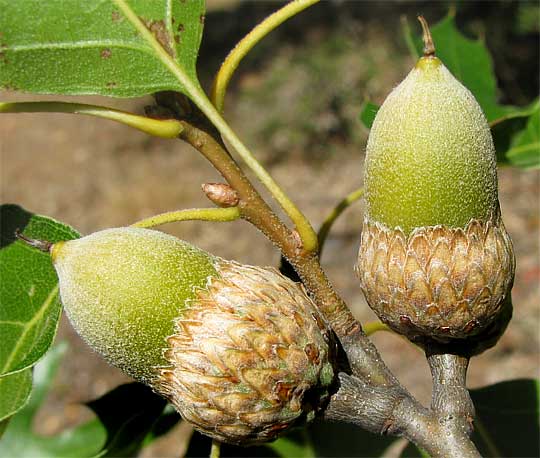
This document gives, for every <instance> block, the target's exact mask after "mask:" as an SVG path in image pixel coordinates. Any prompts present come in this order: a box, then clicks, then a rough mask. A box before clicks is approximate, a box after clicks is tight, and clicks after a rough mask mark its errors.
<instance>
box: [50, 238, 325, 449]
mask: <svg viewBox="0 0 540 458" xmlns="http://www.w3.org/2000/svg"><path fill="white" fill-rule="evenodd" d="M51 256H52V259H53V263H54V266H55V268H56V270H57V273H58V278H59V285H60V296H61V300H62V303H63V305H64V308H65V310H66V312H67V315H68V317H69V318H70V321H71V322H72V324H73V327H74V328H75V329H76V330H77V332H78V333H79V334H80V335H81V337H82V338H83V339H84V340H85V341H86V342H87V343H88V344H89V345H90V346H91V347H92V348H93V349H94V350H96V351H97V352H98V353H100V354H101V355H102V356H103V357H104V358H105V359H106V360H107V361H108V362H109V363H111V364H112V365H114V366H117V367H119V368H120V369H122V370H124V371H125V372H126V373H128V374H129V375H131V376H132V377H134V378H135V379H137V380H140V381H142V382H144V383H146V384H148V385H150V386H151V387H152V388H153V389H154V390H155V391H156V392H157V393H159V394H161V395H163V396H165V397H167V398H168V399H169V400H170V401H171V402H172V403H173V404H174V405H175V406H176V408H177V409H178V411H179V412H180V413H181V414H182V416H183V417H184V418H185V419H186V420H188V421H190V422H192V423H193V424H194V426H195V427H196V428H197V429H198V430H200V431H201V432H203V433H205V434H207V435H209V436H211V437H214V438H217V439H219V440H220V441H223V442H231V443H235V444H243V445H247V444H250V443H257V442H264V441H267V440H271V439H274V438H275V437H276V436H277V435H278V434H279V433H280V432H281V431H283V430H285V429H288V428H289V427H291V426H293V425H294V424H297V423H298V422H301V421H306V420H309V419H311V418H312V417H313V416H314V415H315V413H316V412H317V411H318V410H319V409H320V408H321V405H322V404H323V403H324V402H325V400H326V399H327V397H328V390H329V388H330V385H331V384H332V382H333V379H334V372H333V366H332V360H333V357H334V356H333V353H334V346H335V344H334V342H333V340H332V335H331V332H330V330H329V328H328V326H327V324H326V322H325V321H324V320H323V318H322V316H321V315H320V313H319V312H318V310H317V308H316V306H315V305H314V304H313V302H312V301H311V300H310V299H309V297H308V296H307V294H306V292H305V291H304V289H303V288H302V287H300V286H299V285H297V284H296V283H294V282H292V281H291V280H289V279H287V278H286V277H283V276H282V275H281V274H280V273H279V272H278V271H276V270H274V269H270V268H261V267H252V266H244V265H240V264H236V263H234V262H230V261H225V260H223V259H220V258H217V257H215V256H212V255H210V254H208V253H206V252H204V251H202V250H200V249H198V248H196V247H193V246H192V245H190V244H188V243H186V242H184V241H182V240H179V239H177V238H175V237H173V236H170V235H167V234H164V233H161V232H158V231H153V230H148V229H141V228H117V229H107V230H104V231H101V232H97V233H95V234H92V235H89V236H87V237H83V238H81V239H77V240H70V241H67V242H60V243H57V244H54V245H53V246H52V249H51Z"/></svg>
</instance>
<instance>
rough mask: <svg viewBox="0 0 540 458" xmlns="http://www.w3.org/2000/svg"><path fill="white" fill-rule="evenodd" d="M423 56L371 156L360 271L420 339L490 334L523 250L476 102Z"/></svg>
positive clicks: (374, 139)
mask: <svg viewBox="0 0 540 458" xmlns="http://www.w3.org/2000/svg"><path fill="white" fill-rule="evenodd" d="M421 22H422V25H423V27H424V41H425V45H426V47H425V53H424V56H423V57H421V58H420V59H419V60H418V62H417V63H416V65H415V67H414V68H413V69H412V70H411V72H410V73H409V75H408V76H407V77H406V78H405V80H404V81H402V82H401V84H399V85H398V86H397V87H396V88H395V89H394V90H393V91H392V93H391V94H390V95H389V96H388V98H387V99H386V100H385V102H384V103H383V105H382V106H381V108H380V110H379V111H378V113H377V116H376V118H375V120H374V123H373V126H372V129H371V132H370V135H369V139H368V144H367V152H366V163H365V178H364V185H365V195H366V214H365V220H364V225H363V231H362V238H361V244H360V250H359V255H358V264H357V273H358V276H359V278H360V285H361V287H362V289H363V291H364V294H365V296H366V299H367V301H368V303H369V305H370V306H371V308H372V309H373V310H374V311H375V312H376V313H377V315H378V316H379V318H380V319H381V320H382V321H384V322H385V323H387V324H388V325H389V326H390V327H392V328H393V329H394V330H396V331H397V332H400V333H402V334H405V335H407V336H408V337H409V338H411V339H413V340H418V341H421V340H423V339H426V338H427V339H435V340H437V341H440V342H449V341H455V340H456V339H466V338H469V337H472V336H475V335H480V334H481V333H482V332H484V331H485V330H486V329H487V328H489V327H490V326H492V325H493V323H494V322H495V321H496V320H497V319H498V317H499V316H500V314H501V310H502V309H503V305H504V304H507V303H508V301H507V300H506V299H507V296H508V295H509V292H510V289H511V286H512V283H513V278H514V254H513V250H512V244H511V241H510V238H509V236H508V234H507V232H506V230H505V228H504V225H503V223H502V220H501V215H500V211H499V203H498V195H497V168H496V158H495V149H494V146H493V140H492V137H491V133H490V129H489V126H488V124H487V121H486V118H485V116H484V114H483V113H482V110H481V108H480V106H479V105H478V103H477V101H476V100H475V98H474V96H473V95H472V94H471V92H469V90H467V89H466V88H465V87H464V86H463V85H462V84H461V83H460V82H459V81H458V80H457V79H456V78H454V77H453V76H452V74H451V73H450V72H449V71H448V69H447V68H446V67H445V66H444V64H443V63H442V62H441V61H440V60H439V59H438V58H437V57H435V55H434V53H435V49H434V47H433V42H432V40H431V35H430V34H429V30H428V28H427V25H426V24H425V21H423V18H422V19H421Z"/></svg>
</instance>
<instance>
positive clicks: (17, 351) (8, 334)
mask: <svg viewBox="0 0 540 458" xmlns="http://www.w3.org/2000/svg"><path fill="white" fill-rule="evenodd" d="M0 221H1V222H2V225H1V228H0V277H1V278H2V284H1V286H0V342H2V345H1V346H0V377H4V376H7V375H10V374H14V373H17V372H20V371H23V370H25V369H27V368H29V367H31V366H32V365H34V364H35V363H36V362H37V361H38V360H39V359H40V358H41V357H42V356H43V354H44V353H45V352H46V351H47V350H48V349H49V347H50V345H51V343H52V341H53V339H54V336H55V334H56V329H57V326H58V319H59V316H60V312H61V305H60V302H59V300H58V287H57V277H56V272H55V271H54V268H53V266H52V263H51V260H50V257H49V254H48V253H42V252H40V251H38V250H36V249H34V248H30V247H29V246H27V245H26V244H25V243H22V242H21V241H19V240H17V239H16V237H15V231H16V230H19V231H21V232H22V233H23V234H24V235H25V236H27V237H30V238H35V239H40V240H46V241H49V242H56V241H59V240H69V239H74V238H77V237H79V234H78V233H77V232H76V231H75V230H74V229H72V228H71V227H69V226H66V225H64V224H62V223H59V222H58V221H55V220H53V219H51V218H47V217H44V216H38V215H34V214H32V213H29V212H27V211H26V210H24V209H22V208H21V207H19V206H17V205H2V206H0ZM4 396H5V392H4V391H3V390H0V403H1V402H4Z"/></svg>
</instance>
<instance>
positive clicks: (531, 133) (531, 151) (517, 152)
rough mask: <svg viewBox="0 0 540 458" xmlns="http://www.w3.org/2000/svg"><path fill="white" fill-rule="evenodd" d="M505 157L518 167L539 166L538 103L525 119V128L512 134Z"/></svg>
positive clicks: (539, 105) (539, 106) (539, 120)
mask: <svg viewBox="0 0 540 458" xmlns="http://www.w3.org/2000/svg"><path fill="white" fill-rule="evenodd" d="M506 158H507V160H508V162H510V164H512V165H515V166H518V167H523V168H539V167H540V104H537V107H536V111H535V112H534V113H533V114H531V116H530V117H529V119H528V120H527V125H526V126H525V128H524V129H523V130H522V131H521V132H519V133H518V134H516V135H515V136H514V138H513V141H512V146H511V148H510V149H509V150H508V152H507V153H506Z"/></svg>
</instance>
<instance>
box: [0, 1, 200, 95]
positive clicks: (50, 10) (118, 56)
mask: <svg viewBox="0 0 540 458" xmlns="http://www.w3.org/2000/svg"><path fill="white" fill-rule="evenodd" d="M129 5H130V6H131V8H132V9H133V10H134V11H135V13H136V14H137V15H138V16H139V17H140V18H141V19H142V21H143V22H144V23H145V25H146V26H147V28H148V29H149V30H150V31H151V32H152V33H153V34H154V36H155V37H156V38H157V39H158V41H159V42H160V43H161V44H162V45H163V47H164V48H165V49H166V50H167V52H169V54H171V55H172V56H173V57H174V59H175V60H176V61H177V62H178V63H179V64H180V65H181V66H182V67H183V68H184V70H185V71H186V73H187V75H188V76H189V77H190V78H191V79H192V80H193V81H194V82H195V81H197V72H196V61H197V54H198V50H199V45H200V41H201V37H202V30H203V23H204V0H184V1H173V0H152V1H147V0H130V1H129ZM0 11H2V14H1V15H0V32H1V35H0V50H1V52H0V88H5V89H12V90H18V91H25V92H33V93H40V94H64V95H67V94H71V95H75V94H99V95H105V96H114V97H135V96H141V95H145V94H150V93H153V92H157V91H164V90H175V91H182V89H183V88H182V86H181V84H180V83H179V82H178V80H176V79H175V78H174V77H173V76H172V74H171V73H170V72H169V70H167V68H166V67H165V66H164V65H163V63H162V62H161V61H160V60H159V58H158V56H157V55H156V53H155V51H154V50H153V49H152V48H151V47H150V46H149V45H148V44H147V43H146V42H145V41H144V40H143V39H142V38H141V37H140V36H139V34H138V33H137V32H136V31H135V29H134V28H133V25H132V24H131V23H130V22H129V21H128V20H127V19H126V18H125V17H124V16H123V15H122V13H121V12H120V10H119V9H118V8H117V7H116V6H115V5H114V3H113V2H112V1H111V0H99V1H80V0H49V1H47V2H43V1H41V0H22V1H17V2H14V1H12V0H0Z"/></svg>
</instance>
